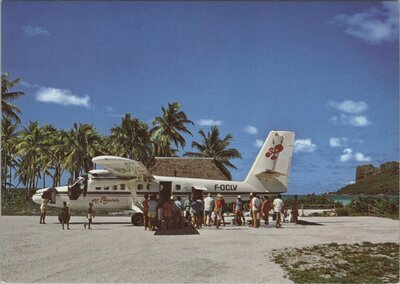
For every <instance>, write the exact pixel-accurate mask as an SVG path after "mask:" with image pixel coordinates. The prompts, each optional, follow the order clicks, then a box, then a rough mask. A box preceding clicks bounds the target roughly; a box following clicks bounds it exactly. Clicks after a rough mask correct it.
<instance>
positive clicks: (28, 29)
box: [22, 26, 50, 36]
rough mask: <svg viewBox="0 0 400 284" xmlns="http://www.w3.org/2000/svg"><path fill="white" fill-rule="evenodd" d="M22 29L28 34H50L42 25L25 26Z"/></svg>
mask: <svg viewBox="0 0 400 284" xmlns="http://www.w3.org/2000/svg"><path fill="white" fill-rule="evenodd" d="M22 29H23V31H24V33H25V34H26V35H28V36H38V35H50V33H49V31H48V30H46V29H44V28H41V27H32V26H24V27H23V28H22Z"/></svg>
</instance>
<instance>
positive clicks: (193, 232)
mask: <svg viewBox="0 0 400 284" xmlns="http://www.w3.org/2000/svg"><path fill="white" fill-rule="evenodd" d="M154 235H155V236H179V235H200V233H199V231H197V230H196V229H195V228H191V227H184V228H182V229H169V230H165V229H158V230H157V231H155V233H154Z"/></svg>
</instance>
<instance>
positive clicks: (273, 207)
mask: <svg viewBox="0 0 400 284" xmlns="http://www.w3.org/2000/svg"><path fill="white" fill-rule="evenodd" d="M236 202H237V203H239V204H241V203H242V201H241V198H240V195H239V196H238V198H237V201H236ZM249 205H250V206H249V207H250V216H251V218H252V226H253V227H254V228H258V227H260V223H261V219H264V224H265V225H268V224H269V218H270V212H271V211H272V213H273V215H272V216H273V217H272V219H273V220H274V221H275V227H276V228H281V227H282V224H281V222H282V221H283V222H287V218H288V216H289V212H288V208H287V207H286V206H285V203H284V202H283V200H282V196H281V195H280V194H278V195H277V197H276V198H275V199H274V200H273V202H272V204H271V202H270V199H269V197H268V196H264V198H263V199H262V200H261V199H260V198H259V197H258V195H257V194H253V193H251V194H250V203H249ZM234 206H235V205H234ZM290 213H291V217H292V218H293V222H294V223H295V224H298V217H299V200H298V198H297V195H295V196H294V201H293V205H292V210H291V212H290ZM241 217H242V218H243V219H244V217H243V214H241V212H239V214H236V220H237V222H239V219H240V218H241Z"/></svg>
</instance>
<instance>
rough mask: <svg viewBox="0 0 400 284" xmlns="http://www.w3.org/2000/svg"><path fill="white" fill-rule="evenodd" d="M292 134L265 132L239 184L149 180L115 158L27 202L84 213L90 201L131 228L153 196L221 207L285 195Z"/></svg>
mask: <svg viewBox="0 0 400 284" xmlns="http://www.w3.org/2000/svg"><path fill="white" fill-rule="evenodd" d="M294 135H295V134H294V132H290V131H271V132H270V133H269V135H268V136H267V138H266V140H265V142H264V144H263V146H262V148H261V150H260V152H259V153H258V156H257V157H256V160H255V161H254V163H253V165H252V167H251V169H250V171H249V173H248V175H247V177H246V178H245V180H244V181H229V180H211V179H199V178H186V177H170V176H154V175H152V174H151V173H150V172H149V170H148V169H147V168H146V167H145V166H144V165H143V164H142V163H140V162H138V161H134V160H131V159H127V158H122V157H115V156H98V157H94V158H93V159H92V161H93V163H95V164H97V165H100V166H102V167H103V168H104V169H96V170H91V171H89V172H88V173H87V174H86V175H82V176H80V177H79V178H78V179H77V180H76V181H75V182H74V183H72V184H68V185H66V186H61V187H50V188H43V189H39V190H38V191H37V192H36V193H35V194H34V195H33V197H32V200H33V201H34V202H35V203H38V204H41V203H42V201H43V199H44V198H46V197H47V198H49V199H50V202H49V203H48V206H53V207H59V208H61V207H62V206H63V202H64V201H67V202H68V203H69V207H70V208H71V209H82V210H86V209H87V208H88V205H89V203H90V202H92V203H93V204H94V207H95V210H108V211H112V210H115V211H123V210H129V211H132V216H131V222H132V224H133V225H134V226H139V225H141V224H143V220H144V217H143V207H142V205H141V201H142V200H143V198H144V195H145V194H148V195H149V196H150V195H152V194H158V195H159V197H160V199H162V200H166V199H169V198H170V196H171V195H173V196H185V197H187V196H188V195H190V194H194V193H196V194H197V195H198V194H199V193H200V195H201V196H203V192H207V193H211V194H213V195H214V196H215V195H217V194H218V193H220V194H222V195H223V196H224V198H225V201H226V202H230V201H233V200H235V199H236V197H237V196H238V195H241V196H242V197H243V199H244V200H246V196H250V193H257V194H262V195H271V194H278V193H285V192H287V188H288V178H289V172H290V165H291V159H292V152H293V145H294Z"/></svg>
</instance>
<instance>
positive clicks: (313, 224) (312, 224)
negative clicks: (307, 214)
mask: <svg viewBox="0 0 400 284" xmlns="http://www.w3.org/2000/svg"><path fill="white" fill-rule="evenodd" d="M297 224H298V225H303V226H324V225H323V224H319V223H315V222H309V221H304V220H298V221H297Z"/></svg>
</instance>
